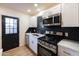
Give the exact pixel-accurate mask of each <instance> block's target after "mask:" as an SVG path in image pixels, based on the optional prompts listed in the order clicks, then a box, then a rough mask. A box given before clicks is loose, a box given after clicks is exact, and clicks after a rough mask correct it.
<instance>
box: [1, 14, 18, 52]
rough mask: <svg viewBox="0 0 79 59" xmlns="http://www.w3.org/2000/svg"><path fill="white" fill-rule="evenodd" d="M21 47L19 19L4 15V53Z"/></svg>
mask: <svg viewBox="0 0 79 59" xmlns="http://www.w3.org/2000/svg"><path fill="white" fill-rule="evenodd" d="M18 46H19V19H18V18H16V17H10V16H4V15H2V48H3V51H7V50H9V49H12V48H15V47H18Z"/></svg>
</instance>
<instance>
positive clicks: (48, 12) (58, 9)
mask: <svg viewBox="0 0 79 59" xmlns="http://www.w3.org/2000/svg"><path fill="white" fill-rule="evenodd" d="M61 9H62V5H61V4H58V5H56V6H54V7H52V8H50V9H47V10H45V12H44V13H43V16H50V15H53V14H57V13H60V12H61Z"/></svg>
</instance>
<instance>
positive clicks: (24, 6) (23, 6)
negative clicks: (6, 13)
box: [0, 3, 58, 16]
mask: <svg viewBox="0 0 79 59" xmlns="http://www.w3.org/2000/svg"><path fill="white" fill-rule="evenodd" d="M37 4H38V6H37V7H35V6H34V3H0V6H3V7H6V8H10V9H13V10H16V11H20V12H22V13H25V14H29V15H31V16H34V15H36V14H38V13H39V12H40V11H42V10H46V9H48V8H51V7H53V6H55V5H57V4H58V3H37ZM28 9H30V10H31V11H30V12H27V10H28ZM37 9H39V11H37Z"/></svg>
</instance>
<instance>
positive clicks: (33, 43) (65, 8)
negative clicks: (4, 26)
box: [1, 3, 79, 56]
mask: <svg viewBox="0 0 79 59" xmlns="http://www.w3.org/2000/svg"><path fill="white" fill-rule="evenodd" d="M52 4H53V5H54V6H53V7H51V8H47V9H45V10H43V11H40V12H39V13H38V14H36V15H34V16H31V17H30V16H28V19H29V21H25V18H27V17H24V18H23V17H22V16H21V15H20V16H21V17H22V19H24V20H20V25H21V26H22V27H21V30H19V32H20V31H21V33H20V35H19V37H20V36H21V37H20V39H21V40H20V43H21V45H20V46H23V45H24V46H26V47H27V48H28V49H29V50H30V51H32V53H34V55H35V56H79V37H78V33H79V17H78V15H79V4H78V3H60V4H57V3H56V4H55V3H52ZM52 4H51V5H52ZM5 5H7V4H5ZM5 5H4V6H5ZM37 5H38V6H39V3H38V4H35V6H36V7H37ZM4 10H5V9H4V8H3V12H4ZM28 11H29V13H28V14H30V12H31V11H30V10H28ZM11 12H12V11H11ZM11 12H10V13H11ZM5 15H7V14H5ZM12 16H14V15H12ZM4 17H6V16H4V15H3V19H4ZM29 17H30V18H29ZM10 18H12V17H10ZM19 18H20V17H19ZM13 19H17V18H13ZM24 22H25V23H26V22H27V23H28V25H27V24H25V23H24ZM26 26H28V27H26ZM24 27H26V28H24ZM23 28H24V29H23ZM26 29H27V30H26ZM23 30H24V31H23ZM3 32H4V31H3ZM14 37H15V36H14ZM17 37H18V36H17ZM10 39H11V38H10ZM22 39H24V40H22ZM22 42H23V43H24V44H22ZM2 44H3V43H2ZM10 44H11V43H10ZM18 44H19V43H18ZM3 48H4V46H3ZM2 50H3V51H4V52H6V51H5V50H6V49H5V50H4V49H1V51H2ZM1 53H2V52H1ZM16 53H17V52H16ZM26 53H27V52H26ZM2 54H3V53H2Z"/></svg>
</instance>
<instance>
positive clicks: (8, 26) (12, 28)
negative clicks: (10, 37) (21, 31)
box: [5, 17, 17, 34]
mask: <svg viewBox="0 0 79 59" xmlns="http://www.w3.org/2000/svg"><path fill="white" fill-rule="evenodd" d="M14 33H17V19H13V18H8V17H6V18H5V34H14Z"/></svg>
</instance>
